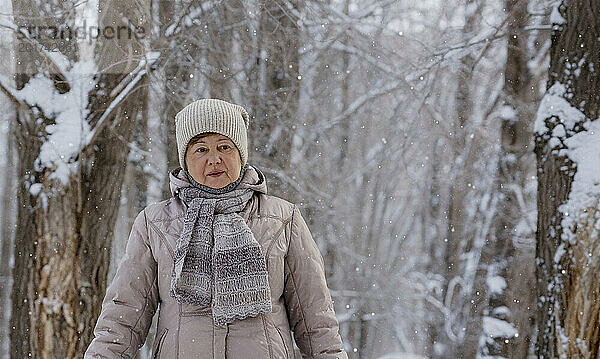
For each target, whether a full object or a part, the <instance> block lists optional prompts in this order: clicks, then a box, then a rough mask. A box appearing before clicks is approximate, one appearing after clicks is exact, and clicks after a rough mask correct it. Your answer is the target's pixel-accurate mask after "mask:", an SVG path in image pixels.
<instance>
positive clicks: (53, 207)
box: [0, 1, 157, 359]
mask: <svg viewBox="0 0 600 359" xmlns="http://www.w3.org/2000/svg"><path fill="white" fill-rule="evenodd" d="M138 4H143V3H138ZM46 5H47V6H44V7H43V8H38V7H37V6H35V3H33V2H23V1H13V9H14V12H15V14H17V15H18V16H15V19H16V21H19V22H18V23H17V24H16V25H14V26H12V29H13V31H15V33H16V34H17V38H18V40H17V43H16V46H15V53H16V54H17V56H18V58H17V63H18V68H17V74H16V76H15V78H16V86H13V85H11V81H9V80H7V79H6V78H4V77H2V78H0V85H1V86H0V88H1V89H2V91H3V92H4V93H5V94H7V95H8V96H9V98H10V99H11V100H12V101H13V102H14V103H15V104H17V105H18V114H17V120H16V125H17V126H16V127H17V128H16V135H17V139H16V140H17V145H18V155H19V164H18V171H17V172H18V177H17V178H18V181H19V189H18V202H19V203H20V204H21V206H20V207H19V210H18V215H17V232H16V237H15V250H14V256H15V266H14V271H13V278H14V279H15V280H14V284H13V292H12V316H11V325H12V327H13V328H14V329H13V330H12V331H11V354H12V355H13V357H16V358H27V357H35V358H69V359H70V358H81V357H82V355H83V353H84V351H85V349H86V348H87V345H88V344H89V342H90V341H91V338H92V330H93V328H94V325H95V322H96V319H97V317H98V314H99V312H100V308H101V305H100V304H101V301H102V299H103V298H104V293H105V290H106V276H107V272H108V263H109V259H110V248H111V242H112V239H113V229H114V224H115V220H116V215H117V209H118V206H119V200H120V193H121V184H122V181H123V175H124V169H125V164H126V160H127V155H128V152H129V147H128V144H129V141H130V140H131V136H132V131H133V129H134V125H135V120H136V119H135V116H134V114H135V113H137V112H139V111H140V109H141V106H143V105H140V104H143V103H144V101H143V94H144V93H145V91H146V90H145V88H141V87H140V86H139V85H140V83H141V80H142V79H143V78H144V77H145V75H146V72H147V70H148V68H149V67H150V66H151V65H152V64H153V63H154V61H155V60H156V58H157V56H156V54H148V55H149V56H148V57H146V54H144V51H143V50H144V49H143V46H142V43H141V42H140V41H139V38H138V37H137V36H135V34H138V35H139V33H137V32H135V31H136V30H138V29H139V28H140V27H141V28H145V29H147V26H146V23H145V21H146V20H145V14H146V13H148V11H147V9H142V8H139V7H127V6H126V5H127V4H123V3H110V4H109V3H107V2H104V1H101V2H100V3H97V2H94V1H89V2H86V3H84V4H81V3H78V4H76V1H64V2H57V3H55V4H54V5H49V4H46ZM146 5H147V4H146ZM140 6H142V5H140ZM73 9H76V10H75V12H73V11H72V10H73ZM98 14H102V15H103V16H102V17H99V16H98ZM50 25H52V26H56V27H57V28H58V29H59V30H64V31H68V30H65V29H69V28H70V29H75V28H79V31H80V33H79V35H78V36H70V37H68V36H64V37H63V38H62V39H60V40H61V41H57V39H53V38H51V37H45V35H44V34H47V32H46V33H45V32H44V30H43V29H44V28H47V26H50ZM19 26H23V27H19ZM94 27H95V28H96V29H98V28H99V29H101V31H102V30H105V32H104V33H103V34H100V35H99V36H98V33H96V34H95V33H94ZM108 27H110V29H109V28H108ZM132 28H133V31H132ZM119 30H120V31H121V33H120V34H121V36H120V37H118V35H117V34H118V31H119ZM130 31H131V32H130ZM81 32H83V33H81ZM133 32H135V34H133ZM67 33H68V32H67ZM127 33H129V34H133V35H130V36H126V35H125V34H127ZM83 36H85V38H83ZM19 49H27V50H28V51H27V52H24V51H19ZM123 54H126V55H125V56H124V55H123ZM147 59H148V60H147ZM100 71H101V73H100Z"/></svg>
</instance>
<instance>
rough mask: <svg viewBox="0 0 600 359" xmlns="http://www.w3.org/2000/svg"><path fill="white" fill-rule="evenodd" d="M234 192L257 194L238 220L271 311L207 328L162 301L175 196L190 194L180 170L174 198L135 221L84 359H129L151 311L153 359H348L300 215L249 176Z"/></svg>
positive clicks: (191, 311)
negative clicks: (250, 237) (258, 251)
mask: <svg viewBox="0 0 600 359" xmlns="http://www.w3.org/2000/svg"><path fill="white" fill-rule="evenodd" d="M246 172H247V173H250V175H249V176H247V177H246V178H244V180H243V181H242V182H241V183H240V187H248V188H253V189H254V190H255V191H256V192H255V195H254V196H253V197H252V199H251V200H250V201H249V203H248V205H247V207H246V208H245V209H244V210H243V211H242V212H241V213H240V214H241V215H242V217H243V218H244V219H245V220H246V223H248V226H249V227H250V229H251V230H252V232H253V234H254V236H255V238H256V239H257V241H258V242H259V243H260V245H261V247H262V250H263V253H265V258H266V261H267V268H268V272H269V284H270V287H271V300H272V305H273V311H272V313H270V314H269V315H259V316H257V317H249V318H246V319H244V320H237V321H234V322H232V323H230V324H229V325H227V326H225V327H216V326H214V324H213V319H212V314H211V309H210V308H209V307H208V308H201V307H198V306H194V305H188V304H178V303H177V302H176V301H174V299H173V298H171V297H170V296H169V288H170V283H171V270H172V267H173V251H174V249H175V244H176V241H177V238H178V236H179V232H180V231H181V229H182V227H183V216H184V214H185V207H184V206H185V205H184V204H183V202H182V201H181V200H179V198H178V197H177V196H176V195H175V194H176V193H177V191H178V189H179V188H182V187H186V186H190V183H189V182H188V181H187V179H185V176H184V174H183V172H182V171H181V168H180V167H179V168H177V169H175V170H173V171H171V173H170V181H171V183H170V185H171V192H172V193H173V197H172V198H170V199H168V200H165V201H162V202H159V203H157V204H153V205H150V206H148V207H146V208H145V209H144V210H143V211H141V212H140V213H139V215H138V216H137V217H136V219H135V221H134V223H133V228H132V229H131V234H130V237H129V240H128V242H127V249H126V254H125V257H124V258H123V260H122V261H121V263H120V265H119V268H118V270H117V273H116V275H115V278H114V280H113V281H112V283H111V284H110V286H109V287H108V289H107V292H106V296H105V298H104V301H103V303H102V312H101V313H100V316H99V318H98V322H97V324H96V327H95V329H94V335H95V338H94V339H93V341H92V343H91V344H90V346H89V347H88V349H87V351H86V353H85V356H84V358H85V359H92V358H133V357H134V355H135V353H136V352H137V350H138V349H139V348H140V347H141V346H142V345H143V343H144V341H145V340H146V336H147V334H148V330H149V327H150V325H151V322H152V317H153V315H154V313H155V312H156V310H157V308H158V309H159V317H158V327H157V336H156V340H155V341H154V347H153V348H152V355H153V356H152V357H153V358H160V359H176V358H180V359H192V358H193V359H196V358H197V359H205V358H206V359H209V358H210V359H216V358H220V359H225V358H227V359H252V358H257V359H258V358H261V359H266V358H269V359H270V358H273V359H280V358H294V351H293V345H292V337H291V332H292V331H293V333H294V338H295V340H296V343H297V345H298V347H299V348H300V351H301V353H302V356H303V358H318V359H334V358H340V359H346V358H347V355H346V353H345V352H344V350H343V346H342V341H341V339H340V335H339V333H338V322H337V320H336V317H335V313H334V310H333V303H332V300H331V296H330V294H329V290H328V288H327V284H326V282H325V275H324V271H323V259H322V257H321V254H320V253H319V250H318V248H317V246H316V245H315V242H314V241H313V239H312V237H311V234H310V232H309V229H308V227H307V225H306V223H305V221H304V220H303V218H302V216H301V214H300V212H299V210H298V208H297V207H296V206H295V205H293V204H291V203H289V202H287V201H285V200H283V199H280V198H277V197H274V196H270V195H267V194H266V183H265V178H264V176H263V175H262V173H260V171H257V170H255V169H254V168H251V167H249V168H248V170H247V171H246Z"/></svg>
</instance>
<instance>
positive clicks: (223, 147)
mask: <svg viewBox="0 0 600 359" xmlns="http://www.w3.org/2000/svg"><path fill="white" fill-rule="evenodd" d="M230 148H231V147H230V146H229V145H222V146H221V149H222V150H225V151H226V150H228V149H230Z"/></svg>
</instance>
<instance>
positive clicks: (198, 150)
mask: <svg viewBox="0 0 600 359" xmlns="http://www.w3.org/2000/svg"><path fill="white" fill-rule="evenodd" d="M196 152H200V153H201V152H206V148H202V147H200V148H199V149H197V150H196Z"/></svg>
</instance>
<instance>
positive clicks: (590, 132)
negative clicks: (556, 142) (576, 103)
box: [558, 120, 600, 241]
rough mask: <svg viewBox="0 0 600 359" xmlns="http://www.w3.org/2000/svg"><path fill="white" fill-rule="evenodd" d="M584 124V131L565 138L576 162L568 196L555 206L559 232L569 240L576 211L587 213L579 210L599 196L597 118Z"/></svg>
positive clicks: (568, 151) (598, 130)
mask: <svg viewBox="0 0 600 359" xmlns="http://www.w3.org/2000/svg"><path fill="white" fill-rule="evenodd" d="M583 127H584V128H585V129H586V131H582V132H579V133H576V134H574V135H573V136H571V137H569V138H568V139H566V140H565V144H566V146H567V149H566V150H565V151H566V154H567V155H568V157H569V158H570V159H571V160H572V161H573V162H575V164H576V165H577V171H576V173H575V177H574V179H573V183H572V184H571V192H570V193H569V198H568V200H567V202H566V203H564V204H562V205H561V206H560V207H559V208H558V210H559V211H560V212H561V213H563V219H562V228H564V230H563V233H562V236H563V239H564V240H569V241H572V240H573V239H574V234H573V226H574V224H575V223H576V221H577V220H578V215H586V213H583V211H582V210H583V209H587V208H593V207H594V206H595V205H596V200H597V199H598V198H599V197H600V120H596V121H589V120H588V121H587V122H585V123H584V124H583Z"/></svg>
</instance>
